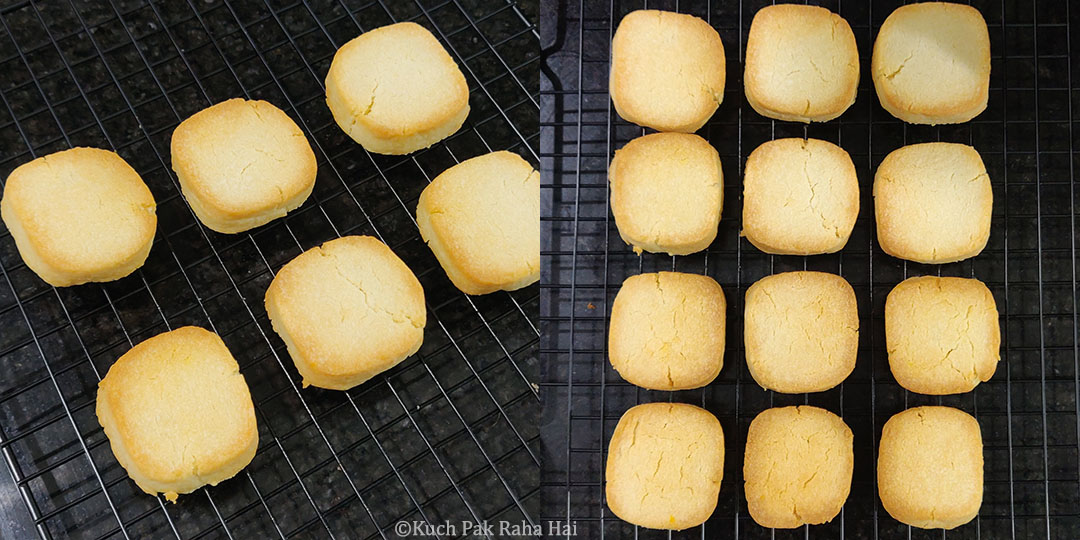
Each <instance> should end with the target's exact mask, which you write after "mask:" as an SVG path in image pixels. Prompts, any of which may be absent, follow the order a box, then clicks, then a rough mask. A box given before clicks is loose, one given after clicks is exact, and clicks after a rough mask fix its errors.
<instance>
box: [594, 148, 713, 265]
mask: <svg viewBox="0 0 1080 540" xmlns="http://www.w3.org/2000/svg"><path fill="white" fill-rule="evenodd" d="M608 176H609V181H610V184H611V213H612V215H614V217H615V225H616V227H618V229H619V236H621V237H622V239H623V241H624V242H626V243H627V244H630V245H631V246H633V249H634V251H635V252H636V253H638V254H640V253H641V252H642V251H648V252H652V253H669V254H671V255H687V254H690V253H694V252H697V251H701V250H703V249H705V248H706V247H708V246H709V244H711V243H712V241H713V240H714V239H715V238H716V230H717V227H718V226H719V224H720V214H721V210H722V208H723V204H724V177H723V172H722V171H721V166H720V154H719V153H718V152H717V151H716V149H715V148H713V147H712V146H711V145H710V144H709V143H708V142H707V141H706V140H705V139H703V138H701V137H699V136H697V135H693V134H685V133H653V134H650V135H645V136H643V137H638V138H636V139H634V140H632V141H630V142H628V143H626V145H625V146H623V147H622V148H620V149H619V150H617V151H616V152H615V157H614V158H613V159H612V160H611V168H610V170H609V172H608Z"/></svg>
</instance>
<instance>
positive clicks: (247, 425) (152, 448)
mask: <svg viewBox="0 0 1080 540" xmlns="http://www.w3.org/2000/svg"><path fill="white" fill-rule="evenodd" d="M97 417H98V421H99V422H100V423H101V426H102V427H103V428H104V429H105V434H106V435H107V436H108V438H109V444H110V445H111V447H112V450H113V454H115V455H116V460H117V461H119V462H120V465H122V466H123V467H124V469H125V470H126V471H127V473H128V476H130V477H131V479H132V480H134V481H135V483H136V484H138V486H139V488H140V489H142V490H143V491H145V492H146V493H149V494H151V495H155V494H157V493H164V494H165V498H167V499H169V500H170V501H174V502H175V501H176V498H177V495H178V494H183V493H190V492H192V491H194V490H196V489H198V488H200V487H202V486H204V485H207V484H209V485H217V484H218V482H221V481H223V480H225V479H227V478H231V477H232V476H233V475H235V474H236V473H238V472H240V470H241V469H243V468H244V467H246V466H247V464H248V463H250V462H251V460H252V458H253V457H254V456H255V449H256V447H257V446H258V443H259V433H258V429H257V427H256V425H255V407H254V406H253V405H252V402H251V394H250V393H249V392H248V386H247V383H246V382H245V381H244V376H243V375H241V374H240V371H239V366H237V364H236V360H234V359H233V356H232V354H231V353H230V352H229V349H228V348H226V347H225V343H224V342H223V341H222V340H221V338H220V337H218V335H217V334H215V333H213V332H210V331H208V330H204V329H202V328H198V327H194V326H185V327H183V328H178V329H176V330H173V331H171V332H165V333H163V334H158V335H156V336H154V337H152V338H150V339H147V340H146V341H143V342H142V343H139V344H138V345H136V346H135V347H133V348H132V349H131V350H129V351H128V352H126V353H124V355H123V356H121V357H120V358H119V359H118V360H117V361H116V363H114V364H113V365H112V367H110V368H109V372H108V373H107V374H106V375H105V378H104V379H102V380H101V382H100V383H99V384H98V395H97Z"/></svg>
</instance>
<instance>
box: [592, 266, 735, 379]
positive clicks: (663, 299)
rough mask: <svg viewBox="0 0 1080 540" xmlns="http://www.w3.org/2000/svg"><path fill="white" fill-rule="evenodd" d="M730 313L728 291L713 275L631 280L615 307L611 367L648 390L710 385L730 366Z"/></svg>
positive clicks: (665, 275) (643, 276) (671, 274)
mask: <svg viewBox="0 0 1080 540" xmlns="http://www.w3.org/2000/svg"><path fill="white" fill-rule="evenodd" d="M726 310H727V302H726V301H725V299H724V291H723V289H721V288H720V284H718V283H717V282H716V281H714V280H713V279H712V278H711V277H709V276H702V275H697V274H683V273H678V272H660V273H658V274H638V275H636V276H631V277H630V278H629V279H627V280H626V281H624V282H623V284H622V288H621V289H619V293H618V294H616V295H615V301H614V303H613V304H612V306H611V329H610V331H609V333H608V355H609V356H610V359H611V365H612V367H614V368H615V371H618V372H619V375H621V376H622V378H624V379H626V380H627V381H629V382H631V383H633V384H636V385H638V386H640V387H642V388H649V389H651V390H686V389H690V388H699V387H702V386H705V385H706V384H709V383H710V382H712V380H713V379H715V378H716V376H717V374H719V373H720V369H721V368H722V367H723V366H724V332H725V319H726Z"/></svg>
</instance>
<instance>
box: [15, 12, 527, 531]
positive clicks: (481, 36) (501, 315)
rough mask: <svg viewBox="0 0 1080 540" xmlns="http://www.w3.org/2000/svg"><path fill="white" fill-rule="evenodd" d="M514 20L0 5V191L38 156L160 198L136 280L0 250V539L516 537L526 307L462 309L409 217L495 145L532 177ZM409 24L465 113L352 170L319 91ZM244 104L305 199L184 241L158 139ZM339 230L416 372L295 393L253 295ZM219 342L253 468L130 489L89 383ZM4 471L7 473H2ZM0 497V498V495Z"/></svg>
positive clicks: (477, 303)
mask: <svg viewBox="0 0 1080 540" xmlns="http://www.w3.org/2000/svg"><path fill="white" fill-rule="evenodd" d="M535 16H536V13H535V6H529V5H528V3H522V4H518V3H515V2H512V1H505V0H492V1H480V0H449V1H442V2H439V1H415V2H412V1H410V2H386V1H381V0H380V1H376V2H341V1H339V0H304V1H301V2H291V3H289V2H265V3H264V2H263V1H261V0H260V1H255V2H242V3H241V2H236V3H220V2H206V1H203V0H198V1H192V0H188V1H177V2H160V1H157V2H150V3H146V2H125V1H120V0H115V1H108V2H81V1H80V2H74V1H69V0H62V1H56V2H34V1H30V2H27V1H22V2H14V3H12V2H8V3H6V4H4V5H3V6H2V7H0V73H3V79H2V81H0V102H2V103H0V105H2V106H0V177H6V176H7V175H8V173H10V172H11V170H12V169H13V168H15V167H16V166H18V165H19V164H21V163H24V162H27V161H29V160H31V159H32V158H34V157H36V156H41V155H44V154H47V153H50V152H54V151H58V150H62V149H66V148H69V147H72V146H79V145H86V146H97V147H102V148H108V149H116V151H118V152H119V154H120V155H121V156H122V157H124V158H125V159H126V160H127V161H128V162H129V163H131V164H132V166H133V167H135V169H136V170H137V171H138V172H139V173H140V174H141V175H142V177H143V179H144V180H145V181H146V182H147V184H148V185H149V186H150V189H151V191H152V192H153V193H154V196H155V199H156V200H157V202H158V234H157V238H156V239H155V242H154V246H153V249H152V250H151V253H150V257H149V259H148V260H147V262H146V264H145V266H143V267H142V269H141V270H139V271H137V272H135V273H134V274H132V275H131V276H129V277H127V278H125V279H122V280H120V281H116V282H113V283H107V284H102V285H97V284H92V285H86V286H80V287H73V288H65V289H54V288H52V287H49V286H47V285H46V284H45V283H43V282H42V281H41V280H39V279H38V278H36V277H35V276H34V275H33V274H32V273H31V271H30V270H29V269H28V268H27V267H26V266H25V265H24V264H23V263H22V261H21V260H20V258H19V256H18V254H17V252H16V250H15V245H14V242H13V241H12V239H11V236H10V234H8V232H7V230H6V229H0V274H2V275H0V277H2V281H0V374H2V375H0V451H2V452H3V458H4V461H5V462H6V465H7V468H8V469H10V479H11V480H13V482H14V486H15V487H14V488H12V490H13V492H16V493H18V494H19V496H20V497H21V499H22V502H24V503H25V504H19V505H17V506H16V507H14V508H9V511H8V512H6V514H5V515H4V523H5V527H4V528H5V529H8V528H10V530H6V531H4V532H7V533H9V534H10V536H12V537H16V538H25V537H27V536H31V535H40V536H42V537H56V538H59V537H79V538H106V537H110V538H120V537H124V538H168V537H176V538H203V537H231V538H270V537H281V538H286V537H293V536H304V537H327V536H329V537H337V538H372V537H394V536H396V535H395V534H394V529H393V524H394V523H395V522H397V521H400V520H409V521H427V522H430V523H439V522H442V521H443V520H452V521H460V520H470V521H480V520H485V519H492V520H494V519H506V520H510V521H521V522H526V523H531V522H535V521H536V520H537V519H538V517H537V516H538V511H537V497H536V493H538V487H537V486H538V483H539V459H538V458H539V456H538V450H537V449H536V446H537V438H538V430H537V428H536V418H537V414H538V410H539V405H538V397H537V390H536V387H535V386H534V385H533V383H532V381H534V380H535V377H536V375H535V374H536V370H537V360H536V358H537V349H538V346H539V333H538V330H537V323H536V320H535V318H536V313H537V311H538V308H537V303H538V298H539V289H538V287H536V286H534V287H529V288H526V289H522V290H519V291H515V292H513V293H496V294H492V295H487V296H480V297H468V296H465V295H463V294H461V293H460V292H458V291H457V289H455V288H454V287H453V286H452V284H451V283H450V281H449V280H448V279H447V278H446V276H445V274H444V273H443V271H442V270H441V268H440V267H439V265H438V264H437V262H436V260H435V258H434V257H433V255H432V254H431V253H430V251H429V250H428V249H427V247H426V246H425V245H424V243H423V242H422V240H421V239H420V236H419V234H418V232H417V229H416V225H415V222H414V221H413V217H412V215H413V211H414V210H415V207H416V200H417V197H418V196H419V194H420V191H421V190H422V189H423V188H424V186H426V185H427V183H428V182H430V180H431V179H432V178H433V177H434V176H435V175H437V174H438V173H440V172H442V171H443V170H444V169H446V168H447V167H449V166H451V165H453V164H454V163H456V162H459V161H461V160H464V159H467V158H469V157H472V156H475V155H479V154H481V153H485V152H488V151H490V150H494V149H509V150H512V151H515V152H518V153H519V154H521V155H523V156H524V157H525V158H526V159H527V160H529V161H532V162H534V163H535V162H536V161H537V159H538V157H537V150H536V148H537V137H538V130H539V127H538V124H537V110H538V109H537V96H536V89H537V88H538V82H537V64H538V52H537V47H536V39H537V31H536V28H535V26H534V23H533V22H532V21H534V20H535ZM403 20H412V21H415V22H417V23H419V24H422V25H424V26H426V27H428V28H429V29H431V30H432V31H433V33H434V34H435V35H436V36H437V37H438V38H439V39H440V41H442V42H443V43H444V44H445V45H446V46H447V48H448V50H449V51H450V53H451V55H452V56H453V57H454V59H455V60H456V61H457V62H458V64H459V65H460V66H461V67H462V70H463V72H464V73H465V76H466V78H467V79H468V81H469V87H470V91H471V95H470V101H471V105H472V112H471V114H470V116H469V120H468V121H467V122H466V124H465V126H464V127H463V128H462V129H461V130H460V131H459V132H458V133H457V134H455V135H454V136H452V137H450V138H449V139H447V140H446V141H444V142H443V143H440V144H438V145H436V146H434V147H433V148H431V149H429V150H426V151H422V152H418V153H416V154H414V155H413V156H405V157H401V156H399V157H391V156H377V155H371V154H368V153H366V152H364V151H363V149H362V148H360V146H358V145H357V144H355V143H354V142H352V141H351V140H350V139H349V138H348V137H347V136H345V135H344V134H343V133H342V132H341V130H340V129H339V128H338V127H337V126H336V125H335V124H334V122H333V120H332V117H331V115H330V112H329V110H328V109H327V107H326V104H325V95H324V92H323V87H322V84H323V79H324V78H325V74H326V72H327V69H328V67H329V63H330V59H331V58H332V56H333V54H334V51H335V50H336V49H337V47H339V46H340V45H342V44H344V43H345V42H346V41H347V40H349V39H351V38H353V37H355V36H356V35H358V34H359V33H360V32H362V31H364V30H370V29H372V28H374V27H377V26H382V25H385V24H389V23H392V22H396V21H403ZM236 96H244V97H250V98H260V99H266V100H268V101H270V102H272V103H274V104H276V105H277V106H279V107H281V108H282V109H283V110H285V111H286V112H287V113H288V114H289V115H290V116H291V117H292V118H293V119H294V120H296V121H297V122H298V124H299V125H300V127H301V128H302V129H303V130H304V132H305V134H306V135H307V136H308V138H309V140H310V141H311V142H312V146H313V148H314V150H315V152H316V155H317V157H318V160H319V161H318V165H319V174H318V180H317V182H316V184H315V191H314V193H313V195H312V196H311V198H310V199H309V200H308V202H307V203H306V204H304V206H303V207H301V208H300V209H298V210H296V211H294V212H292V213H290V214H289V216H288V217H286V218H285V219H281V220H276V221H274V222H273V223H271V224H268V225H265V226H263V227H260V228H258V229H255V230H252V231H249V232H248V233H243V234H238V235H220V234H217V233H214V232H212V231H210V230H208V229H206V228H204V227H202V226H201V225H200V224H199V223H198V222H197V221H196V220H195V219H194V217H193V215H192V213H191V211H190V210H189V208H188V207H187V205H186V204H185V203H184V200H183V198H182V197H181V196H180V194H179V190H178V189H177V187H178V185H177V183H176V178H175V176H174V175H173V173H172V172H171V170H170V166H169V162H168V159H169V138H170V134H171V132H172V130H173V128H174V127H175V126H176V125H177V124H178V123H179V122H180V121H181V120H182V119H184V118H186V117H187V116H189V115H191V114H192V113H194V112H196V111H198V110H200V109H203V108H205V107H206V106H208V105H210V104H211V103H215V102H219V101H222V100H225V99H227V98H230V97H236ZM346 234H371V235H375V236H378V237H379V238H381V239H383V240H384V241H385V242H387V244H388V245H390V246H391V247H392V248H393V249H394V251H395V252H397V253H398V254H399V255H400V256H401V257H402V258H403V259H404V260H405V262H406V263H407V264H408V265H409V266H410V267H411V268H412V269H413V270H414V272H416V274H417V276H418V277H419V278H420V281H421V283H422V284H423V285H424V289H425V292H426V296H427V302H428V310H429V311H428V327H427V330H426V332H425V336H424V337H425V339H424V345H423V347H422V348H421V350H420V352H419V353H418V354H417V355H415V356H413V357H411V358H410V359H408V360H406V361H405V362H404V363H402V364H401V365H400V366H398V367H396V368H395V369H393V370H390V371H389V372H387V373H386V374H384V375H380V376H378V377H376V378H375V379H374V380H372V381H371V382H369V383H366V384H364V385H362V386H360V387H358V388H355V389H353V390H351V391H349V392H334V391H326V390H320V389H316V388H308V389H303V390H302V389H300V385H299V376H298V374H297V373H296V370H295V369H294V368H293V366H292V362H291V361H290V360H289V356H288V354H287V352H286V350H285V346H284V344H283V343H282V342H281V341H280V340H279V339H278V338H277V336H276V335H275V334H274V332H273V331H272V330H271V328H270V325H269V323H268V321H267V318H266V314H265V311H264V309H263V293H264V291H265V290H266V287H267V286H268V285H269V283H270V280H271V279H272V278H273V272H274V271H275V270H276V269H278V268H280V267H281V266H282V265H283V264H284V263H285V262H287V261H288V260H290V259H291V258H292V257H294V256H296V255H298V254H299V253H300V252H301V251H302V250H304V249H308V248H311V247H313V246H316V245H319V244H320V243H322V242H324V241H326V240H329V239H332V238H335V237H337V236H339V235H346ZM187 324H194V325H199V326H203V327H207V328H211V329H213V330H215V331H217V332H218V333H219V334H221V336H222V337H223V338H224V340H225V342H226V343H227V344H228V346H229V348H230V350H232V352H233V353H234V355H235V356H236V358H237V361H238V362H239V363H240V366H241V371H242V373H243V374H244V376H245V377H246V379H247V382H248V385H249V386H250V388H251V393H252V397H253V398H254V401H255V407H256V415H257V418H258V424H259V438H260V442H259V448H258V452H257V454H256V456H255V459H254V461H253V462H252V463H251V465H249V466H248V467H247V468H245V469H244V470H243V471H242V472H241V473H240V474H238V475H237V476H236V477H235V478H233V479H231V480H228V481H225V482H223V483H221V484H220V485H218V486H216V487H211V488H207V489H203V490H199V491H198V492H196V493H193V494H190V495H186V496H182V497H181V498H180V500H179V502H178V503H177V504H175V505H173V504H168V503H165V502H163V499H161V498H154V497H150V496H147V495H145V494H143V493H141V492H140V491H139V490H138V488H137V487H136V486H135V484H134V483H133V482H131V481H130V480H128V479H127V477H126V475H125V473H124V471H123V470H122V469H121V467H120V466H119V465H118V464H117V462H116V460H115V459H114V457H113V455H112V452H111V450H110V449H109V446H108V442H107V440H106V438H105V436H104V434H103V432H102V430H101V428H100V427H99V425H98V423H97V419H96V417H95V414H94V398H95V392H96V387H97V382H98V380H99V379H100V378H101V377H102V376H103V375H104V374H105V372H106V371H107V370H108V367H109V365H111V363H112V362H113V361H114V360H115V359H116V358H117V357H119V355H120V354H122V353H123V352H125V351H126V350H127V349H128V348H130V347H131V345H132V343H138V342H139V341H142V340H144V339H146V338H148V337H150V336H152V335H154V334H157V333H159V332H162V331H164V330H166V329H169V328H176V327H179V326H182V325H187ZM4 476H8V475H4ZM9 482H10V481H9Z"/></svg>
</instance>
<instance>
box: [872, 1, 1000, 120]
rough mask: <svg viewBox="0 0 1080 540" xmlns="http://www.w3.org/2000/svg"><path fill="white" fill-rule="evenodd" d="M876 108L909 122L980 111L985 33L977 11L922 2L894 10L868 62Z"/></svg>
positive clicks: (986, 61)
mask: <svg viewBox="0 0 1080 540" xmlns="http://www.w3.org/2000/svg"><path fill="white" fill-rule="evenodd" d="M870 71H871V73H872V76H873V79H874V88H875V89H876V90H877V96H878V100H880V101H881V106H882V107H884V108H885V110H886V111H889V112H890V113H891V114H892V115H893V116H895V117H897V118H899V119H901V120H903V121H905V122H909V123H912V124H930V125H934V124H958V123H961V122H967V121H968V120H971V119H972V118H975V117H976V116H978V115H979V113H981V112H983V110H985V109H986V101H987V98H988V96H989V94H990V34H989V31H988V30H987V28H986V21H985V20H983V16H982V14H981V13H979V10H977V9H975V8H973V7H971V6H967V5H962V4H951V3H946V2H925V3H919V4H908V5H906V6H900V7H898V8H896V10H895V11H893V12H892V13H891V14H889V16H888V17H887V18H886V19H885V22H884V23H883V24H882V25H881V29H880V30H879V31H878V35H877V39H876V40H874V53H873V57H872V59H871V61H870Z"/></svg>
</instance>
